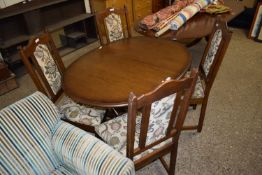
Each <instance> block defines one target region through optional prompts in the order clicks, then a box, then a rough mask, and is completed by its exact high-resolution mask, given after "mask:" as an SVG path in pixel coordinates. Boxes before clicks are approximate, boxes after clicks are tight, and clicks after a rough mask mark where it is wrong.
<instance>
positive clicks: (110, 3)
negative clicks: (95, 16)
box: [93, 0, 164, 25]
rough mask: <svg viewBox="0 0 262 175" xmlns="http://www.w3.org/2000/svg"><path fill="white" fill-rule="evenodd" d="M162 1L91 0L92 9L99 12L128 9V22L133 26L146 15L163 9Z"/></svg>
mask: <svg viewBox="0 0 262 175" xmlns="http://www.w3.org/2000/svg"><path fill="white" fill-rule="evenodd" d="M163 4H164V1H163V0H93V9H94V10H95V11H101V10H104V9H106V8H108V7H114V8H123V7H124V6H126V7H127V9H128V14H129V21H130V23H131V25H133V24H134V23H135V22H137V21H138V20H140V19H142V18H143V17H145V16H146V15H149V14H151V13H152V12H156V11H158V10H159V9H161V8H163Z"/></svg>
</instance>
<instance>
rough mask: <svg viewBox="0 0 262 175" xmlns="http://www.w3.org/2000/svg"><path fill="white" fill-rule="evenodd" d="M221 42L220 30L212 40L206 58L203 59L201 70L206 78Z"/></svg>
mask: <svg viewBox="0 0 262 175" xmlns="http://www.w3.org/2000/svg"><path fill="white" fill-rule="evenodd" d="M221 41H222V30H221V29H218V30H217V31H216V32H215V34H214V36H213V38H212V41H211V46H210V48H209V50H208V53H207V56H206V58H205V62H204V65H203V69H204V72H205V74H206V76H207V75H208V73H209V70H210V67H211V66H212V64H213V61H214V59H215V56H216V53H217V51H218V48H219V45H220V43H221Z"/></svg>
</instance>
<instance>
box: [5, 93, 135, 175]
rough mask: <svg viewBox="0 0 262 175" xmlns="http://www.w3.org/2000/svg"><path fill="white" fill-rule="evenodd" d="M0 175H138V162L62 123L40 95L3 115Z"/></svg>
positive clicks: (9, 107)
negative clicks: (136, 170)
mask: <svg viewBox="0 0 262 175" xmlns="http://www.w3.org/2000/svg"><path fill="white" fill-rule="evenodd" d="M0 129H1V130H0V140H1V141H0V142H1V145H0V157H1V159H0V162H1V163H0V174H2V175H5V174H26V175H28V174H55V175H60V174H61V175H62V174H63V175H65V174H89V175H98V174H99V175H100V174H106V175H109V174H110V175H111V174H117V175H118V174H119V175H120V174H121V175H129V174H135V170H134V165H133V162H132V161H131V160H129V159H127V158H125V157H124V156H122V155H121V154H120V153H118V152H117V151H115V150H113V148H111V147H110V146H108V145H107V144H105V143H103V142H102V141H100V140H98V139H97V138H95V137H93V136H92V135H90V134H89V133H87V132H85V131H83V130H81V129H79V128H76V127H74V126H73V125H70V124H68V123H66V122H63V121H61V120H60V116H59V114H58V111H57V108H56V107H55V105H54V104H53V103H52V102H51V101H50V100H49V99H48V98H47V97H46V96H44V95H43V94H41V93H40V92H36V93H34V94H33V95H31V96H29V97H27V98H25V99H22V100H20V101H18V102H16V103H15V104H12V105H10V106H8V107H6V108H4V109H2V110H1V111H0Z"/></svg>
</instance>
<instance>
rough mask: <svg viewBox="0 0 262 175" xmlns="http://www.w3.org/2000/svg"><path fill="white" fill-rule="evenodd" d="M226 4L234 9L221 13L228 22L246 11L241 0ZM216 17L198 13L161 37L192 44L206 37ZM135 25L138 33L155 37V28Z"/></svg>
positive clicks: (229, 0) (229, 1)
mask: <svg viewBox="0 0 262 175" xmlns="http://www.w3.org/2000/svg"><path fill="white" fill-rule="evenodd" d="M225 5H227V6H229V7H230V8H231V9H232V12H230V13H229V12H228V13H223V14H220V16H221V17H222V19H223V20H225V21H227V22H229V21H231V20H232V19H233V18H234V17H236V16H237V15H239V14H240V13H241V12H243V11H244V4H243V2H241V1H235V0H226V1H225ZM216 17H217V15H211V14H207V13H197V14H196V15H195V16H193V17H192V18H191V19H189V20H188V21H187V22H186V23H185V24H184V25H183V26H182V27H180V28H179V29H178V30H177V31H173V30H169V31H167V32H166V33H164V34H163V35H161V36H160V37H161V38H172V39H174V38H175V39H177V40H178V41H179V42H181V43H184V44H186V45H189V46H191V42H192V41H193V40H197V39H200V38H203V37H206V36H208V35H209V34H210V33H211V32H212V29H213V26H214V23H215V20H216ZM134 27H135V30H136V31H137V32H138V33H140V34H142V35H144V36H149V37H155V32H154V31H153V30H144V29H141V28H140V27H139V26H138V24H136V25H135V26H134Z"/></svg>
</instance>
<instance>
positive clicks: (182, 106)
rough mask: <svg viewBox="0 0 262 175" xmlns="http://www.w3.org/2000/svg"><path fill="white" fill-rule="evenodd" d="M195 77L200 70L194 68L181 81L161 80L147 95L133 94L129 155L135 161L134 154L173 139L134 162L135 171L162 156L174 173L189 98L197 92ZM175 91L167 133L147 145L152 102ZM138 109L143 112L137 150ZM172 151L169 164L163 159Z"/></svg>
mask: <svg viewBox="0 0 262 175" xmlns="http://www.w3.org/2000/svg"><path fill="white" fill-rule="evenodd" d="M196 80H197V70H193V71H192V74H191V77H190V78H184V79H182V80H178V81H175V80H169V81H166V82H164V83H162V84H161V85H160V86H158V87H157V88H156V89H155V90H153V91H151V92H149V93H147V94H144V95H142V96H140V97H136V96H135V95H134V94H133V93H130V95H129V105H128V124H127V157H129V158H130V159H132V160H133V157H134V156H136V155H138V154H140V153H142V152H144V151H146V150H147V149H150V148H152V147H154V146H156V145H158V144H160V143H162V142H164V141H166V140H168V139H172V141H171V142H170V143H169V144H166V145H164V146H163V147H162V148H159V149H157V150H155V151H153V152H152V153H150V154H148V155H146V156H144V157H142V158H140V159H138V160H136V161H135V162H134V163H135V168H136V170H138V169H140V168H142V167H144V166H145V165H147V164H149V163H151V162H152V161H154V160H156V159H158V158H159V159H160V160H161V162H162V163H163V166H164V168H165V169H166V170H167V172H168V174H170V175H171V174H174V172H175V164H176V157H177V148H178V139H179V136H180V132H181V129H182V126H183V123H184V120H185V117H186V114H187V111H188V106H189V100H190V98H191V95H192V93H193V91H194V86H195V83H196ZM174 93H176V98H175V100H174V105H173V110H172V113H171V117H170V120H169V123H168V127H167V130H166V134H165V136H164V137H163V138H160V139H158V140H156V141H155V142H153V143H150V144H149V145H146V138H147V134H148V133H147V131H148V125H149V121H150V119H149V118H150V111H151V104H152V103H153V102H155V101H158V100H160V99H162V98H164V97H167V96H169V95H171V94H174ZM182 97H183V98H182ZM138 111H140V112H141V113H142V121H141V128H140V135H139V144H138V148H136V149H134V141H135V130H136V117H137V112H138ZM169 152H170V153H171V155H170V156H171V158H170V165H169V167H168V165H167V163H166V162H165V161H164V159H163V158H162V156H164V155H166V154H167V153H169Z"/></svg>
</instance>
